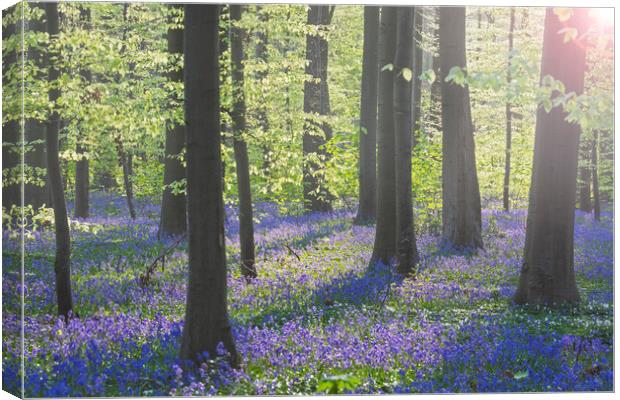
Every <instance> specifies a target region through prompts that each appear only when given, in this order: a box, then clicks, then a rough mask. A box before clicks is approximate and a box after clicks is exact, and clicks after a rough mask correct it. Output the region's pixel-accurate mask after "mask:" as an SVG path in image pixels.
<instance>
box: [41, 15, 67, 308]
mask: <svg viewBox="0 0 620 400" xmlns="http://www.w3.org/2000/svg"><path fill="white" fill-rule="evenodd" d="M45 16H46V20H47V32H48V34H49V35H50V38H54V37H56V36H57V35H58V3H45ZM58 77H59V72H58V70H57V69H56V68H55V67H54V65H53V63H50V65H49V74H48V79H49V82H55V81H56V80H57V79H58ZM59 94H60V93H59V89H56V88H53V89H50V91H49V100H50V103H52V104H55V103H56V101H57V99H58V96H59ZM46 129H47V137H46V149H47V171H48V175H49V183H50V186H51V191H52V200H53V204H54V226H55V233H56V259H55V261H54V272H55V274H56V298H57V303H58V314H59V315H61V316H63V317H65V318H68V317H69V312H70V311H73V298H72V295H71V236H70V233H69V221H68V219H67V206H66V203H65V193H64V191H63V185H62V177H61V175H60V163H59V160H58V130H59V116H58V112H57V111H55V110H54V111H52V112H51V114H50V116H49V117H48V120H47V126H46Z"/></svg>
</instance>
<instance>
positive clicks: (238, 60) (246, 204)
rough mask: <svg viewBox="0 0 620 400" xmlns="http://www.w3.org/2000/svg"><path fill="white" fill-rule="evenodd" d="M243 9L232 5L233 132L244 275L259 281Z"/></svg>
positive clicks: (241, 258) (241, 259)
mask: <svg viewBox="0 0 620 400" xmlns="http://www.w3.org/2000/svg"><path fill="white" fill-rule="evenodd" d="M242 12H243V10H242V6H240V5H238V4H235V5H233V4H231V5H230V20H231V21H232V23H233V25H231V41H230V50H231V61H232V65H231V71H232V91H233V104H232V113H231V114H232V115H231V117H232V128H233V148H234V152H235V163H236V168H237V189H238V193H239V243H240V246H241V253H240V262H241V274H242V275H243V276H244V277H246V278H248V279H251V278H256V266H255V265H254V258H255V256H254V222H253V213H252V190H251V186H250V163H249V160H248V148H247V144H246V142H245V139H244V138H243V134H244V133H245V130H246V123H245V112H246V111H245V95H244V90H243V81H244V76H243V73H244V71H243V39H244V36H245V30H243V29H241V28H239V27H237V26H235V25H234V24H235V23H236V22H238V21H239V20H240V19H241V13H242Z"/></svg>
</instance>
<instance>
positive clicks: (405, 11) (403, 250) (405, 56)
mask: <svg viewBox="0 0 620 400" xmlns="http://www.w3.org/2000/svg"><path fill="white" fill-rule="evenodd" d="M416 8H417V7H398V8H397V11H396V14H397V16H398V17H397V25H396V26H397V34H396V55H395V58H394V71H393V76H394V78H393V81H394V137H395V141H394V143H395V153H396V154H395V155H396V158H395V161H396V162H395V169H394V170H395V182H396V243H397V248H398V257H397V269H398V272H399V273H401V274H403V275H406V274H409V273H411V272H412V271H413V270H414V268H415V265H416V264H417V262H418V249H417V246H416V239H415V227H414V225H413V201H412V197H411V187H412V183H411V147H412V132H413V112H412V111H413V108H414V107H413V106H412V104H411V102H412V97H413V93H412V92H413V91H412V88H411V86H412V84H413V82H412V81H413V77H410V78H411V79H409V80H407V79H405V74H404V71H405V68H407V69H409V72H411V71H413V53H414V51H413V50H414V49H413V47H414V40H413V36H412V31H413V26H414V24H413V19H414V14H415V13H416Z"/></svg>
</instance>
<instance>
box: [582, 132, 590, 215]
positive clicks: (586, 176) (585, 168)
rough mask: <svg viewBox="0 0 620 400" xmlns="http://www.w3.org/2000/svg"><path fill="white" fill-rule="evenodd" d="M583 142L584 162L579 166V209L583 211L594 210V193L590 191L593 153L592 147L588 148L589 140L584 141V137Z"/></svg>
mask: <svg viewBox="0 0 620 400" xmlns="http://www.w3.org/2000/svg"><path fill="white" fill-rule="evenodd" d="M580 144H581V147H582V149H581V158H582V160H581V162H582V163H583V164H584V165H582V166H581V167H579V174H580V185H579V209H580V210H581V211H583V212H586V213H589V212H592V194H591V193H590V185H591V179H590V177H591V173H592V162H591V158H592V154H591V149H590V148H588V147H590V146H588V145H589V144H590V143H588V142H587V141H586V142H585V143H584V141H583V137H582V143H580Z"/></svg>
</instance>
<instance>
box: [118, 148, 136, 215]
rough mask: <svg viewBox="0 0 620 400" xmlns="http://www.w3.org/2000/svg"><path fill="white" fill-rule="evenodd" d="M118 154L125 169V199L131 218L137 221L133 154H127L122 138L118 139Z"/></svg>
mask: <svg viewBox="0 0 620 400" xmlns="http://www.w3.org/2000/svg"><path fill="white" fill-rule="evenodd" d="M116 152H117V154H118V161H119V163H120V164H121V167H122V168H123V186H124V188H125V198H126V199H127V208H129V216H130V217H131V219H136V209H135V208H134V205H133V185H132V183H131V175H132V165H131V154H127V152H126V151H125V148H124V146H123V142H122V141H121V139H120V137H117V138H116Z"/></svg>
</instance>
